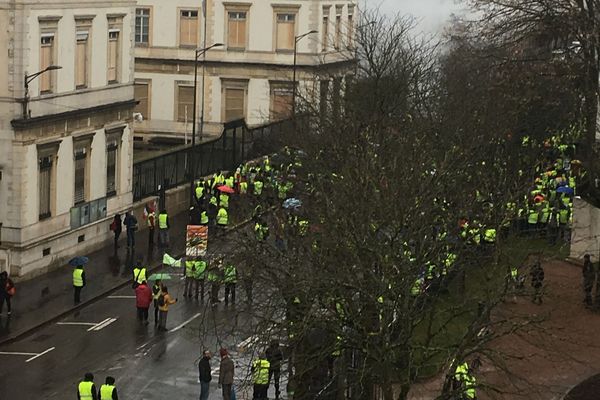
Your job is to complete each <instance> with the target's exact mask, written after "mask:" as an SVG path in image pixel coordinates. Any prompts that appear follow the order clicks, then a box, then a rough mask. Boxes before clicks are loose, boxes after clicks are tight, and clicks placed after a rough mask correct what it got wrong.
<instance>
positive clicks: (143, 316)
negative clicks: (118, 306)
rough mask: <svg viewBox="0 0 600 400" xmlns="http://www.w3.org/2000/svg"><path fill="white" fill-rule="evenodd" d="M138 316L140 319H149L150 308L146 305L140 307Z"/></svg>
mask: <svg viewBox="0 0 600 400" xmlns="http://www.w3.org/2000/svg"><path fill="white" fill-rule="evenodd" d="M137 317H138V319H139V320H140V321H148V309H147V308H144V307H138V308H137Z"/></svg>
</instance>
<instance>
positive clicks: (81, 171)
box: [0, 0, 135, 276]
mask: <svg viewBox="0 0 600 400" xmlns="http://www.w3.org/2000/svg"><path fill="white" fill-rule="evenodd" d="M134 13H135V1H131V0H111V1H109V2H98V1H93V0H77V1H75V0H44V1H36V2H31V1H24V0H10V1H9V0H0V27H2V29H1V30H0V54H2V55H3V57H2V58H3V59H2V61H0V103H1V105H0V174H1V175H0V225H1V228H0V234H1V237H0V239H1V244H0V270H5V269H10V272H11V274H12V275H15V276H23V275H34V274H36V273H40V272H43V271H44V270H46V269H47V267H48V266H50V265H53V264H54V265H56V264H60V263H63V262H65V260H67V259H68V257H71V256H72V255H74V254H85V253H86V252H88V251H89V250H91V249H92V248H93V247H95V246H97V245H98V244H100V243H101V242H102V240H103V239H106V238H107V237H109V236H110V231H109V222H110V220H111V218H112V216H113V215H114V214H115V213H116V212H122V211H123V210H125V209H126V208H127V207H130V206H131V203H132V195H131V188H132V184H131V175H132V174H131V169H132V159H133V157H132V151H133V139H132V135H133V132H132V116H133V108H134V106H135V100H134V87H133V79H134V76H133V67H134V59H133V46H132V44H133V41H134V21H135V17H134ZM58 67H60V69H58ZM40 71H46V72H44V73H42V74H40V75H39V76H35V75H34V74H36V73H37V72H40ZM29 80H31V82H30V83H29V85H28V92H27V93H26V91H25V84H26V83H25V82H26V81H29Z"/></svg>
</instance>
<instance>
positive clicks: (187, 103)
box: [177, 86, 194, 122]
mask: <svg viewBox="0 0 600 400" xmlns="http://www.w3.org/2000/svg"><path fill="white" fill-rule="evenodd" d="M178 88H179V93H178V97H177V99H178V102H179V104H178V110H177V120H178V121H180V122H185V121H187V122H191V121H192V116H193V112H194V87H193V86H178Z"/></svg>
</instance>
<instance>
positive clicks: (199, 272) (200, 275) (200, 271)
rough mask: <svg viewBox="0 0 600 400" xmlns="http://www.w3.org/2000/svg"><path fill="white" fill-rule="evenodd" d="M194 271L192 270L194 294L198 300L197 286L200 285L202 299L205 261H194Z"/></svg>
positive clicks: (202, 298) (201, 297) (202, 297)
mask: <svg viewBox="0 0 600 400" xmlns="http://www.w3.org/2000/svg"><path fill="white" fill-rule="evenodd" d="M195 264H196V265H195V267H196V269H195V271H194V279H195V280H196V296H195V299H196V300H198V287H200V299H201V300H204V281H205V274H206V261H204V260H198V261H196V262H195Z"/></svg>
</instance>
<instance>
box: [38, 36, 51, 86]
mask: <svg viewBox="0 0 600 400" xmlns="http://www.w3.org/2000/svg"><path fill="white" fill-rule="evenodd" d="M53 64H54V33H42V36H41V39H40V71H43V70H44V69H46V68H48V67H49V66H50V65H53ZM52 75H53V72H52V71H50V72H46V73H44V74H41V75H40V78H39V79H40V93H51V92H52V86H53V80H52Z"/></svg>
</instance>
